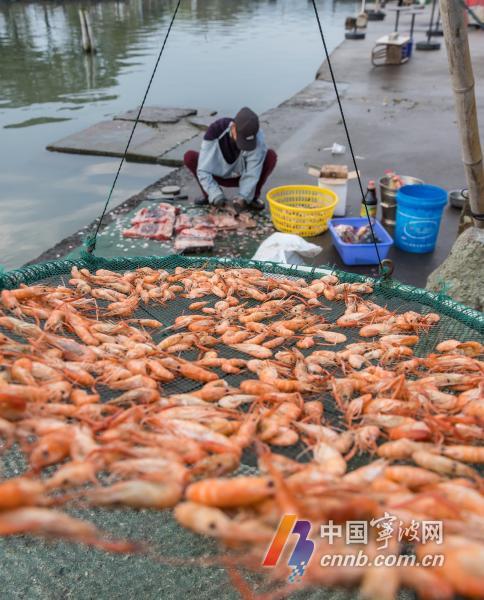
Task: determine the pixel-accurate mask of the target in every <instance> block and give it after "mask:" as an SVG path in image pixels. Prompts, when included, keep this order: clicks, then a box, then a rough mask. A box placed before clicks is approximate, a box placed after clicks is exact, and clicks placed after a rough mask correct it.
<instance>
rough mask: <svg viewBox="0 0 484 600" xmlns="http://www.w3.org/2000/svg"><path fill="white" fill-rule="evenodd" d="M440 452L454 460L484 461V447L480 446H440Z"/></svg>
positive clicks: (479, 462)
mask: <svg viewBox="0 0 484 600" xmlns="http://www.w3.org/2000/svg"><path fill="white" fill-rule="evenodd" d="M440 451H441V453H442V454H443V455H444V456H447V457H448V458H452V459H454V460H458V461H463V462H470V463H478V464H482V463H484V448H483V447H482V446H457V445H456V446H442V448H441V450H440Z"/></svg>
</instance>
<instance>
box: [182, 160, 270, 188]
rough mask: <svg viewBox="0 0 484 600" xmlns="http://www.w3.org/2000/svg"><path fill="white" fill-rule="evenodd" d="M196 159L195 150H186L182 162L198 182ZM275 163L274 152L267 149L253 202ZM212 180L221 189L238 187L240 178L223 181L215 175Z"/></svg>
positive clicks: (223, 179)
mask: <svg viewBox="0 0 484 600" xmlns="http://www.w3.org/2000/svg"><path fill="white" fill-rule="evenodd" d="M198 157H199V153H198V152H195V150H188V152H186V153H185V156H184V157H183V162H184V163H185V167H187V169H188V170H189V171H190V172H191V173H193V175H194V177H195V178H196V180H197V181H198V177H197V167H198ZM276 163H277V154H276V153H275V152H274V150H270V149H269V150H268V151H267V154H266V157H265V159H264V165H263V166H262V171H261V174H260V178H259V181H258V183H257V186H256V188H255V195H254V200H257V198H259V196H260V191H261V189H262V186H263V185H264V183H265V182H266V181H267V178H268V177H269V175H270V174H271V173H272V171H273V170H274V167H275V166H276ZM213 178H214V179H215V181H216V182H217V183H218V184H219V185H221V186H222V187H232V188H234V187H239V181H240V177H230V178H227V179H225V178H223V177H218V176H217V175H214V176H213ZM198 185H200V182H199V181H198ZM200 189H201V190H202V193H203V195H204V196H205V198H207V193H206V192H205V190H204V189H203V188H202V186H201V185H200Z"/></svg>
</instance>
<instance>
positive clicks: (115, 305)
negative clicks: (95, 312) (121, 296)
mask: <svg viewBox="0 0 484 600" xmlns="http://www.w3.org/2000/svg"><path fill="white" fill-rule="evenodd" d="M139 301H140V298H139V296H138V295H136V294H132V295H131V296H128V297H127V298H126V300H121V301H119V302H111V304H109V305H108V310H107V312H106V313H105V316H117V317H129V316H131V315H132V314H133V313H134V311H135V310H136V309H137V308H138V305H139Z"/></svg>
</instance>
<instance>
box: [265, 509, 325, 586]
mask: <svg viewBox="0 0 484 600" xmlns="http://www.w3.org/2000/svg"><path fill="white" fill-rule="evenodd" d="M310 532H311V523H310V522H309V521H304V520H301V519H298V518H297V516H296V515H284V516H283V517H282V519H281V522H280V523H279V527H278V529H277V531H276V534H275V536H274V538H273V540H272V542H271V545H270V546H269V548H268V550H267V553H266V555H265V558H264V560H263V562H262V566H264V567H275V566H276V565H277V563H278V561H279V558H280V556H281V554H282V551H283V550H284V547H285V545H286V542H287V540H288V538H289V536H290V535H292V534H296V535H298V536H299V537H298V540H297V542H296V545H295V546H294V550H293V551H292V554H291V556H290V558H289V560H288V563H287V564H288V565H289V566H290V567H291V568H292V572H291V574H290V575H289V582H290V583H293V582H294V581H296V580H298V579H300V578H301V577H302V576H303V575H304V571H305V569H306V567H307V566H308V564H309V560H310V559H311V556H312V555H313V552H314V542H312V541H311V540H308V535H309V534H310Z"/></svg>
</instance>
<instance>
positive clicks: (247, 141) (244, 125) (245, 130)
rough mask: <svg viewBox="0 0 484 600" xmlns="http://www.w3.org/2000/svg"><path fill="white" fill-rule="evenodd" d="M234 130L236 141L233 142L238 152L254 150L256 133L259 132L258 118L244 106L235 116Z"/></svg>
mask: <svg viewBox="0 0 484 600" xmlns="http://www.w3.org/2000/svg"><path fill="white" fill-rule="evenodd" d="M234 123H235V129H236V131H237V139H236V140H235V142H236V144H237V146H238V147H239V148H240V150H248V151H250V150H254V148H255V147H256V146H257V137H256V136H257V132H258V131H259V117H258V116H257V115H256V114H255V112H254V111H253V110H250V108H247V106H244V108H241V109H240V110H239V112H238V113H237V114H236V115H235V119H234Z"/></svg>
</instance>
